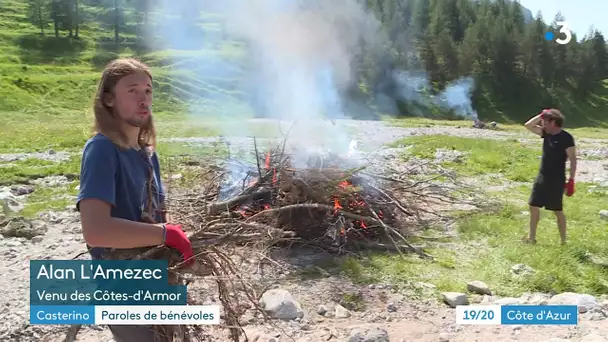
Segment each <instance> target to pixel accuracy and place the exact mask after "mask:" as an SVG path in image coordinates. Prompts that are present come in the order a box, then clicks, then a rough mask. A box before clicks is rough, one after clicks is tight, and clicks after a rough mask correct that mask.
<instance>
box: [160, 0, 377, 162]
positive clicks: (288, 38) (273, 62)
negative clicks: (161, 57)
mask: <svg viewBox="0 0 608 342" xmlns="http://www.w3.org/2000/svg"><path fill="white" fill-rule="evenodd" d="M179 3H180V2H176V1H171V0H161V1H160V4H159V5H160V7H161V9H160V11H159V14H160V15H161V16H164V17H165V18H166V17H168V16H169V15H170V13H172V15H176V16H177V14H176V13H179V12H184V11H186V12H188V8H191V10H192V11H194V8H193V7H190V6H194V7H196V6H195V5H193V4H190V3H191V2H188V3H189V6H188V7H185V6H182V7H181V8H180V5H179ZM192 3H197V2H196V1H192ZM199 4H200V3H199ZM198 9H203V10H204V11H203V13H205V14H206V15H207V16H211V13H213V15H214V16H215V18H216V22H215V25H216V27H218V30H217V32H218V33H217V34H212V33H209V31H210V30H205V31H201V30H196V29H188V28H187V27H185V26H186V22H180V20H179V19H177V20H172V21H170V22H168V21H166V19H164V20H159V21H158V22H165V24H164V25H163V26H162V27H159V29H158V30H157V31H156V32H155V34H156V35H157V36H161V37H162V38H163V39H162V41H163V42H164V43H163V45H164V46H163V48H176V49H180V47H181V46H191V45H193V46H196V45H201V46H205V47H207V48H208V49H209V50H210V51H211V50H212V49H215V50H217V49H218V47H222V46H226V45H227V42H231V41H232V42H244V43H245V46H244V47H238V48H234V50H240V52H239V53H235V55H239V56H238V57H234V58H232V59H231V60H228V59H227V58H226V57H225V56H221V57H218V54H214V53H208V54H204V55H202V54H199V55H196V54H193V56H192V59H191V60H189V61H186V62H184V58H183V56H179V55H178V57H176V63H177V62H178V61H179V64H177V65H176V67H180V68H184V67H186V68H187V69H188V70H189V71H190V72H191V74H190V77H189V79H191V80H194V81H196V82H200V83H201V84H205V86H207V87H208V86H210V85H209V84H206V83H207V81H206V80H210V79H214V80H215V81H217V80H222V79H240V81H239V82H237V83H235V84H232V85H229V87H232V88H233V90H234V92H236V93H239V94H240V95H238V96H236V95H234V96H228V95H226V94H224V93H225V91H224V92H222V91H220V92H218V93H219V94H215V93H213V92H206V91H205V92H204V94H202V93H203V91H201V92H200V93H201V94H199V93H197V92H196V91H191V96H190V97H191V99H189V100H188V102H189V103H190V106H191V109H190V111H191V113H192V115H193V116H200V117H205V118H209V117H214V118H215V119H217V118H218V117H220V115H219V113H221V114H222V115H221V117H223V118H226V117H229V116H231V114H230V112H229V111H227V110H226V109H227V108H230V110H232V111H233V112H235V111H237V110H238V111H240V112H241V113H242V112H247V113H252V112H257V113H258V114H260V116H265V117H271V118H274V119H278V120H282V121H287V123H286V124H284V125H282V126H283V128H287V127H289V126H290V125H291V123H293V122H294V121H295V122H296V124H295V127H296V129H294V130H292V132H291V134H290V142H291V143H295V144H297V145H299V146H306V147H310V148H331V149H332V150H334V151H336V152H346V151H347V150H348V145H349V142H350V139H349V137H348V136H347V133H346V130H345V129H344V128H342V127H339V126H338V125H333V124H331V123H330V122H329V121H327V120H325V118H327V117H331V118H348V117H349V115H348V113H345V111H344V105H345V102H346V101H348V100H347V97H346V96H345V95H344V92H345V90H346V88H347V87H349V86H351V85H352V82H354V81H355V77H353V75H354V70H353V67H352V62H353V59H354V56H355V55H356V54H358V53H359V52H360V51H361V48H362V46H365V47H366V48H367V49H374V48H375V46H378V44H382V37H381V35H380V32H381V26H380V25H379V23H378V21H377V20H376V18H375V17H374V16H373V15H372V14H369V13H367V12H366V10H365V9H364V7H363V6H362V5H361V4H359V3H358V2H356V1H355V0H331V1H327V0H312V1H304V0H302V1H299V0H222V1H214V2H212V3H206V4H205V5H204V6H202V5H199V7H196V10H198ZM202 32H205V33H204V34H203V33H202ZM197 43H198V44H197ZM192 49H194V47H193V48H192ZM211 86H213V85H211ZM203 89H204V88H203ZM203 95H204V96H203ZM209 97H211V99H209ZM236 103H239V104H238V105H237V104H236ZM247 106H249V107H250V109H249V110H246V109H245V110H244V107H247ZM241 113H233V114H232V115H235V114H241ZM222 121H228V119H222V120H220V122H222ZM221 128H222V130H223V131H224V132H223V133H224V135H225V136H227V137H229V136H231V135H234V130H235V129H240V130H242V131H243V132H241V133H240V135H243V134H247V132H244V131H246V130H247V127H246V124H244V122H241V124H240V125H238V126H237V125H234V124H231V125H229V124H225V125H221Z"/></svg>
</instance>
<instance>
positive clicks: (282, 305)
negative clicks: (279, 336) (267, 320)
mask: <svg viewBox="0 0 608 342" xmlns="http://www.w3.org/2000/svg"><path fill="white" fill-rule="evenodd" d="M260 306H261V307H262V308H263V309H264V310H265V311H266V312H267V313H268V314H269V315H270V316H271V317H273V318H278V319H282V320H286V321H289V320H292V319H296V318H302V317H304V312H303V311H302V308H301V306H300V303H298V302H297V301H296V300H295V299H294V298H293V297H292V295H291V293H289V291H287V290H283V289H272V290H268V291H266V292H264V294H263V295H262V298H260Z"/></svg>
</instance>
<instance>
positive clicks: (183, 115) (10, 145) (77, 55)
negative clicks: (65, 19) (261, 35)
mask: <svg viewBox="0 0 608 342" xmlns="http://www.w3.org/2000/svg"><path fill="white" fill-rule="evenodd" d="M80 10H81V11H82V12H84V13H85V14H84V15H85V16H87V17H88V18H95V15H96V13H95V11H96V8H93V7H87V6H84V5H83V6H81V8H80ZM201 20H202V21H205V20H206V19H205V17H204V16H203V17H202V19H201ZM212 20H213V19H212V18H211V19H210V21H212ZM202 24H204V23H202ZM207 26H209V27H213V26H212V25H211V26H210V25H207ZM45 33H46V34H45V35H44V36H41V35H40V30H39V29H38V28H37V27H36V26H34V25H33V24H31V23H30V21H29V19H28V18H27V4H26V2H25V1H20V0H6V1H2V2H0V152H6V151H15V150H46V149H48V148H54V149H71V148H80V147H81V146H82V143H83V142H84V141H85V139H86V138H87V137H88V134H89V132H90V127H91V123H92V121H91V119H92V116H91V112H90V107H91V104H92V96H93V95H94V92H95V87H96V84H97V82H98V80H99V77H100V73H101V69H102V68H103V66H104V65H105V63H107V62H108V61H109V60H111V59H113V58H116V57H119V56H137V57H138V58H140V59H142V60H143V61H144V62H146V63H148V64H149V65H150V66H151V67H152V68H153V72H154V76H155V79H154V83H155V84H154V86H155V102H154V111H155V117H156V120H157V122H158V125H159V126H160V127H161V129H160V130H159V131H160V134H161V135H162V136H175V135H179V136H205V135H208V134H211V133H213V134H215V133H217V132H218V129H217V127H214V124H213V122H212V121H210V120H209V114H214V116H216V117H217V114H222V113H230V115H231V116H239V115H247V111H246V109H244V108H243V107H242V106H239V101H238V100H239V97H240V96H242V94H239V93H238V92H236V91H234V90H232V89H235V88H236V86H235V84H236V82H238V79H230V78H226V79H221V78H217V77H213V75H214V74H212V73H208V74H209V75H212V76H209V77H208V78H205V77H204V75H206V74H207V73H206V72H205V70H204V68H210V67H212V65H211V64H210V63H209V61H217V60H222V61H225V60H230V59H232V58H234V59H236V58H238V56H239V53H240V52H241V51H242V49H241V48H240V47H239V46H238V45H237V44H233V43H230V42H227V43H225V44H221V45H219V46H217V48H216V49H213V50H199V51H157V52H152V53H141V52H138V51H137V42H138V39H137V37H136V36H135V34H128V33H121V40H122V42H121V45H122V48H121V51H120V52H118V53H117V52H114V50H115V49H114V45H113V44H112V39H113V32H112V30H111V29H107V28H103V27H102V26H101V24H99V23H96V22H95V21H94V20H88V21H87V22H86V23H85V24H84V25H81V27H80V32H79V39H71V38H68V37H66V33H65V32H61V33H60V35H61V36H60V37H58V38H57V37H55V36H54V32H53V30H52V27H49V28H48V29H47V31H46V32H45ZM179 64H184V65H186V67H187V70H186V68H183V69H182V68H180V65H179ZM203 119H204V120H203ZM203 122H204V123H203ZM235 131H236V129H235ZM25 132H27V134H24V133H25ZM223 133H226V132H223Z"/></svg>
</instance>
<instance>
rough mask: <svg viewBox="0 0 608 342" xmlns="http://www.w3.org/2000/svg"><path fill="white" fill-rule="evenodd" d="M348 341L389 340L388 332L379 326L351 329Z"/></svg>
mask: <svg viewBox="0 0 608 342" xmlns="http://www.w3.org/2000/svg"><path fill="white" fill-rule="evenodd" d="M348 342H390V340H389V339H388V332H386V330H384V329H381V328H371V329H360V328H357V329H354V330H352V331H351V333H350V336H349V338H348Z"/></svg>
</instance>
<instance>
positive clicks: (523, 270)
mask: <svg viewBox="0 0 608 342" xmlns="http://www.w3.org/2000/svg"><path fill="white" fill-rule="evenodd" d="M511 273H513V274H514V275H519V276H525V275H528V274H531V273H534V269H533V268H532V267H530V266H528V265H525V264H516V265H513V266H511Z"/></svg>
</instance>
